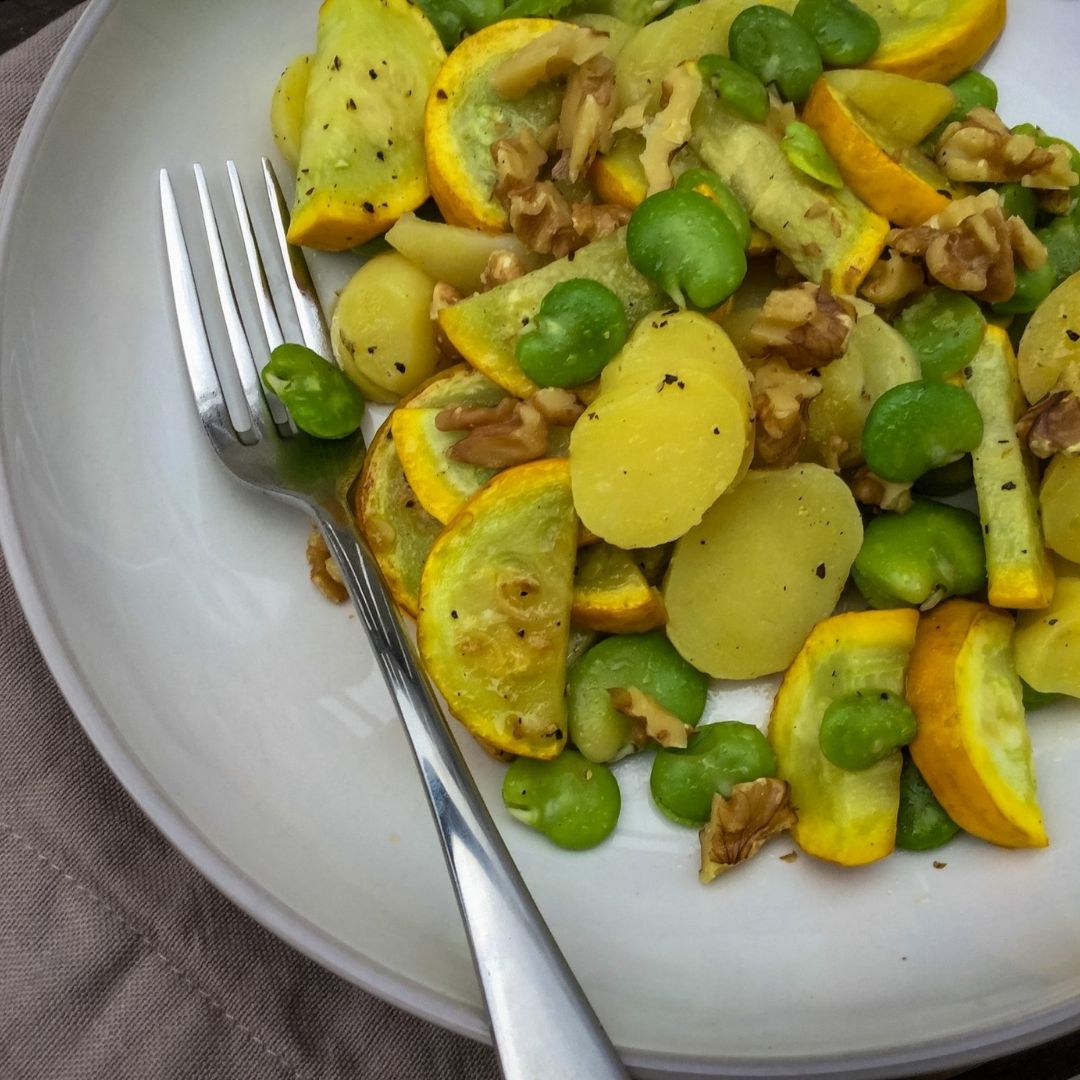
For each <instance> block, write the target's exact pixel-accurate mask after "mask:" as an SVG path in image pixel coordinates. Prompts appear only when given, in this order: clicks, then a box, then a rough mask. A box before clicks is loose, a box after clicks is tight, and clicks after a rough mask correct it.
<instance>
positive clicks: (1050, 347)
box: [1018, 271, 1080, 405]
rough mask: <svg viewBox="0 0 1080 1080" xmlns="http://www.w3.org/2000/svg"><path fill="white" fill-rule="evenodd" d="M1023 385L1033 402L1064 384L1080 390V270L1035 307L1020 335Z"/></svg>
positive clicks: (1021, 379)
mask: <svg viewBox="0 0 1080 1080" xmlns="http://www.w3.org/2000/svg"><path fill="white" fill-rule="evenodd" d="M1018 359H1019V362H1020V364H1019V369H1020V385H1021V386H1023V388H1024V396H1025V397H1026V398H1027V399H1028V401H1029V402H1030V403H1031V404H1032V405H1034V404H1035V402H1037V401H1041V400H1042V399H1043V398H1044V397H1046V395H1047V394H1049V393H1050V391H1051V390H1053V389H1055V388H1056V387H1057V386H1058V385H1059V384H1063V385H1065V386H1067V387H1069V388H1070V389H1072V390H1075V391H1080V271H1077V272H1076V273H1075V274H1073V275H1072V277H1068V278H1066V279H1065V280H1064V281H1063V282H1062V283H1061V284H1060V285H1059V286H1058V287H1057V288H1056V289H1055V290H1054V291H1053V292H1052V293H1051V294H1050V295H1049V296H1048V297H1047V298H1046V299H1045V300H1044V301H1043V302H1042V303H1041V304H1040V305H1039V306H1038V308H1037V309H1036V311H1035V314H1034V315H1032V316H1031V321H1030V322H1029V323H1028V324H1027V326H1026V327H1025V329H1024V336H1023V337H1022V338H1021V339H1020V352H1019V357H1018Z"/></svg>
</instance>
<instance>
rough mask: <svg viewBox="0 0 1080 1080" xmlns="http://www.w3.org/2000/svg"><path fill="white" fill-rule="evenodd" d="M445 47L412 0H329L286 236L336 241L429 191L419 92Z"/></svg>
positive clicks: (383, 224) (334, 245) (369, 233)
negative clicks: (294, 196)
mask: <svg viewBox="0 0 1080 1080" xmlns="http://www.w3.org/2000/svg"><path fill="white" fill-rule="evenodd" d="M445 56H446V53H445V51H444V49H443V47H442V44H441V42H440V41H439V37H438V35H437V34H436V33H435V31H434V29H433V28H432V26H431V23H429V22H428V21H427V19H426V18H425V17H424V15H423V14H422V12H421V11H420V8H419V7H417V6H416V5H415V4H414V3H413V2H412V0H326V2H325V3H324V4H323V5H322V7H321V8H320V9H319V29H318V37H317V41H316V46H315V55H314V59H313V60H312V62H311V65H310V74H309V77H308V86H307V95H306V97H305V100H304V123H303V130H302V135H301V140H300V160H299V166H298V168H297V174H296V198H295V203H294V205H293V212H292V222H291V224H290V225H289V239H290V240H291V241H292V242H293V243H294V244H304V245H307V246H309V247H315V248H322V249H325V250H328V251H342V250H345V249H346V248H351V247H355V246H356V245H357V244H362V243H364V241H366V240H370V239H371V238H372V237H373V236H378V235H379V233H382V232H385V231H386V229H387V228H389V226H390V225H391V224H393V222H394V221H395V220H397V218H398V217H400V216H401V215H402V214H403V213H405V212H406V211H407V210H415V209H416V207H418V206H419V205H420V204H421V203H422V202H423V201H424V200H425V199H426V198H427V196H428V181H427V174H426V171H425V169H424V146H423V117H424V101H425V99H426V98H427V93H428V89H429V88H430V87H431V84H432V83H433V82H434V79H435V75H436V73H437V72H438V69H439V66H440V64H441V63H442V62H443V60H444V59H445Z"/></svg>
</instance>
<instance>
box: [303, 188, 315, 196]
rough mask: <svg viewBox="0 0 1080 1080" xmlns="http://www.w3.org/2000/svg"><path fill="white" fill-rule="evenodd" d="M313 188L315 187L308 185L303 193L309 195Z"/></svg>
mask: <svg viewBox="0 0 1080 1080" xmlns="http://www.w3.org/2000/svg"><path fill="white" fill-rule="evenodd" d="M314 190H315V189H314V188H313V187H309V188H308V189H307V191H305V192H304V194H305V195H310V194H311V193H312V192H313V191H314Z"/></svg>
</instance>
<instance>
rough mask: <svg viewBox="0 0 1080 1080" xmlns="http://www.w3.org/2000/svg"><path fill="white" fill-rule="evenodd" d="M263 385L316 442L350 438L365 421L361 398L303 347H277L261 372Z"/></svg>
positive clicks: (345, 379) (340, 375)
mask: <svg viewBox="0 0 1080 1080" xmlns="http://www.w3.org/2000/svg"><path fill="white" fill-rule="evenodd" d="M262 381H263V385H264V386H265V387H266V389H267V390H269V391H270V392H271V393H273V394H276V395H277V396H278V397H279V398H280V399H281V402H282V404H283V405H284V406H285V407H286V408H287V409H288V410H289V414H290V415H291V416H292V418H293V421H294V422H295V423H296V426H297V427H298V428H299V429H300V430H301V431H306V432H307V434H309V435H314V436H315V437H316V438H318V439H341V438H344V437H345V436H346V435H351V434H352V433H353V432H354V431H355V430H356V429H357V428H358V427H359V426H360V421H361V420H362V419H363V418H364V397H363V395H362V394H361V393H360V391H359V390H357V388H356V387H355V386H354V385H353V384H352V383H351V382H350V381H349V379H348V377H347V376H346V375H345V373H344V372H343V371H342V370H341V368H339V367H337V366H336V365H334V364H331V363H330V361H329V360H326V359H324V358H323V357H321V356H320V355H319V354H318V353H317V352H313V351H312V350H311V349H309V348H307V347H306V346H305V345H291V344H286V345H279V346H278V347H277V348H276V349H274V351H273V352H272V353H271V354H270V361H269V363H267V365H266V366H265V367H264V368H263V369H262Z"/></svg>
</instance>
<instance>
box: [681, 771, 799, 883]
mask: <svg viewBox="0 0 1080 1080" xmlns="http://www.w3.org/2000/svg"><path fill="white" fill-rule="evenodd" d="M797 821H798V817H797V815H796V813H795V810H794V808H793V807H792V805H791V790H790V788H789V787H788V785H787V781H786V780H777V779H776V778H775V777H768V776H763V777H761V779H759V780H752V781H751V782H750V783H748V784H736V785H735V786H734V787H733V788H732V789H731V795H730V797H729V798H727V799H725V798H724V797H723V795H714V796H713V800H712V810H711V813H710V814H709V820H708V823H707V824H706V825H705V828H703V829H702V830H701V833H700V834H699V835H700V839H701V870H700V872H699V874H698V877H699V878H700V880H701V882H702V884H708V883H709V882H710V881H712V880H713V879H714V878H716V877H719V876H720V875H721V874H723V873H726V872H727V871H728V870H730V869H731V868H732V867H734V866H737V865H738V864H739V863H741V862H746V860H747V859H749V858H751V857H753V856H754V855H756V854H757V853H758V851H760V850H761V848H762V846H763V845H764V844H765V841H766V840H769V839H770V838H772V837H773V836H776V835H778V834H779V833H782V832H785V831H786V830H788V829H790V828H791V827H792V826H793V825H794V824H795V823H796V822H797Z"/></svg>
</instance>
